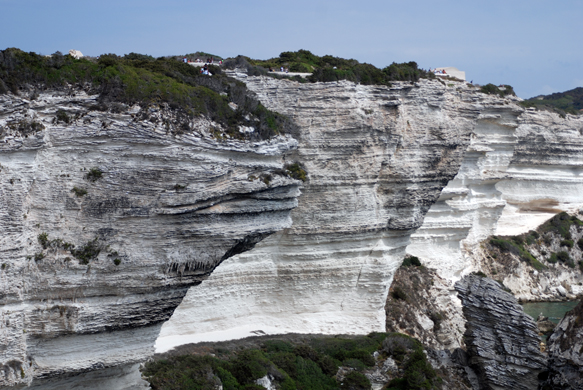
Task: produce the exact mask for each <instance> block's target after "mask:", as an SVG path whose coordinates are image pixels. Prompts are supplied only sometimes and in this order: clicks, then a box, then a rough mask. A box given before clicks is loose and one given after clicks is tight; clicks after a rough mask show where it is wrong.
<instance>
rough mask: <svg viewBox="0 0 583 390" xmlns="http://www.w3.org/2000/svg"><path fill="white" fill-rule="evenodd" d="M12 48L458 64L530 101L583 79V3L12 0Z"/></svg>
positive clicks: (3, 27) (8, 35)
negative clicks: (305, 54) (301, 52)
mask: <svg viewBox="0 0 583 390" xmlns="http://www.w3.org/2000/svg"><path fill="white" fill-rule="evenodd" d="M0 15H1V22H0V49H1V50H3V49H5V48H7V47H18V48H20V49H22V50H25V51H34V52H37V53H41V54H51V53H53V52H55V51H57V50H59V51H61V52H63V53H66V52H68V51H69V49H77V50H80V51H81V52H83V54H85V55H92V56H96V55H99V54H102V53H117V54H126V53H129V52H137V53H143V54H150V55H153V56H162V55H169V54H185V53H192V52H195V51H197V50H198V51H205V52H211V53H214V54H218V55H221V56H223V57H230V56H235V55H238V54H244V55H247V56H249V57H252V58H261V59H267V58H271V57H275V56H278V55H279V53H281V52H282V51H295V50H298V49H306V50H310V51H312V52H313V53H314V54H318V55H324V54H331V55H334V56H338V57H343V58H355V59H357V60H359V61H360V62H368V63H371V64H373V65H376V66H378V67H384V66H387V65H389V64H391V63H392V62H393V61H395V62H404V61H417V63H418V64H419V66H421V67H422V68H430V67H431V68H434V67H439V66H456V67H458V68H459V69H461V70H464V71H466V76H467V79H468V81H469V80H473V81H474V82H475V83H480V84H486V83H488V82H492V83H494V84H510V85H512V86H514V89H515V90H516V92H517V94H518V95H519V96H520V97H523V98H529V97H532V96H535V95H538V94H548V93H551V92H561V91H566V90H568V89H572V88H575V87H581V86H583V72H582V71H583V32H582V31H581V26H582V25H583V1H581V0H561V1H546V0H503V1H499V0H487V1H485V0H482V1H475V0H474V1H468V0H459V1H458V0H433V1H425V0H417V1H394V0H358V1H356V0H351V1H347V0H310V1H308V0H293V1H289V2H282V1H275V0H271V1H264V0H238V1H232V0H224V1H223V0H213V1H199V0H166V1H153V0H125V1H124V0H117V1H112V0H101V1H86V0H76V1H71V0H50V1H49V0H0Z"/></svg>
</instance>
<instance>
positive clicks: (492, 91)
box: [480, 83, 516, 97]
mask: <svg viewBox="0 0 583 390" xmlns="http://www.w3.org/2000/svg"><path fill="white" fill-rule="evenodd" d="M480 91H481V92H483V93H486V94H489V95H498V96H500V97H504V96H507V95H514V96H516V93H514V88H512V87H511V86H510V85H506V86H504V88H503V89H500V88H498V87H497V86H495V85H494V84H491V83H490V84H486V85H483V86H482V87H481V88H480Z"/></svg>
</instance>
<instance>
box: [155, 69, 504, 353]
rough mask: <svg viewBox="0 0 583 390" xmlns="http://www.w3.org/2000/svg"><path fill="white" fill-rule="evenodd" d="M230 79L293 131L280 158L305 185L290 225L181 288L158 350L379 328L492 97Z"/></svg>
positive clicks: (430, 85)
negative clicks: (415, 237) (418, 237)
mask: <svg viewBox="0 0 583 390" xmlns="http://www.w3.org/2000/svg"><path fill="white" fill-rule="evenodd" d="M237 76H238V77H240V78H241V79H242V80H243V81H244V82H245V83H246V84H247V88H249V89H250V90H252V91H253V92H255V93H256V94H257V96H258V98H259V100H260V101H261V102H262V104H263V105H265V106H266V107H267V108H269V109H271V110H274V111H277V112H280V113H282V114H285V115H287V116H289V117H291V118H292V119H294V121H295V122H296V123H297V125H298V133H297V134H293V135H294V137H295V138H297V140H298V142H299V145H298V149H297V150H294V151H293V152H292V153H290V154H289V155H288V156H286V161H289V162H290V163H291V162H298V163H300V164H302V166H303V167H304V168H305V170H306V171H307V173H308V179H307V181H306V183H305V184H304V188H303V190H302V195H301V197H300V199H299V206H298V208H297V209H295V210H294V211H293V212H292V219H293V221H294V222H293V225H292V227H291V228H289V229H285V230H283V231H282V232H280V233H277V234H275V235H273V236H271V237H269V238H268V239H266V240H264V241H262V242H261V243H260V244H258V245H257V246H256V247H255V248H254V249H253V250H252V251H249V252H246V253H244V254H241V255H239V256H234V257H233V258H231V259H229V260H227V261H225V262H224V263H223V264H222V265H221V267H219V268H218V269H217V270H216V271H215V272H214V273H213V274H212V275H211V277H210V278H209V279H208V280H206V281H205V282H204V284H202V285H201V286H200V288H195V289H191V290H190V291H189V293H188V294H187V296H186V297H185V300H184V301H183V303H182V304H181V306H180V307H179V308H178V309H177V311H176V312H175V314H174V316H173V317H172V319H171V320H170V321H169V322H168V323H167V324H165V325H164V327H163V328H162V331H161V334H160V339H159V340H158V343H157V349H158V350H159V351H163V350H166V349H168V348H171V347H172V346H174V345H177V344H181V343H186V342H195V341H202V340H221V339H225V338H229V337H244V336H248V335H250V334H252V333H251V332H254V331H257V332H258V331H261V332H265V333H283V332H306V333H310V332H312V333H313V332H315V333H327V334H330V333H368V332H370V331H373V330H377V331H382V330H384V328H385V312H384V307H385V303H386V302H385V300H386V297H387V293H388V288H389V286H390V284H391V280H392V277H393V274H394V272H395V270H396V268H397V267H398V266H399V265H400V263H401V261H402V259H403V256H404V254H405V248H406V247H407V244H408V242H409V236H410V235H411V233H412V232H413V231H414V230H415V229H416V228H418V227H419V226H420V225H421V223H422V222H423V217H424V215H425V213H426V212H427V210H428V209H429V207H430V206H431V205H432V204H433V203H434V202H435V201H436V200H437V199H438V197H439V196H440V192H441V189H442V188H443V187H444V186H445V185H446V184H447V183H448V181H449V180H450V179H451V178H453V177H454V176H455V175H456V173H457V171H458V168H459V166H460V164H461V161H462V159H463V156H464V152H465V150H466V148H467V146H468V144H469V143H470V134H471V133H472V132H473V131H474V127H475V124H476V120H477V118H478V117H479V115H480V108H481V105H482V104H498V103H497V102H498V99H494V98H491V97H489V96H488V95H484V94H482V93H477V92H476V91H475V90H474V89H473V88H471V87H469V86H466V84H461V83H457V84H456V87H455V88H454V87H447V86H446V85H444V84H442V83H440V82H439V81H435V80H434V81H428V80H422V81H420V82H419V83H418V84H415V85H412V84H410V83H395V84H394V85H393V86H392V87H387V86H363V85H355V84H354V83H351V82H346V81H341V82H337V83H336V82H335V83H316V84H300V83H297V82H292V81H287V80H277V79H273V78H266V77H244V76H245V75H240V74H239V75H237ZM193 318H194V319H196V320H195V321H193V320H192V319H193Z"/></svg>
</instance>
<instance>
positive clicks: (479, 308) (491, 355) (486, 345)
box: [455, 275, 546, 390]
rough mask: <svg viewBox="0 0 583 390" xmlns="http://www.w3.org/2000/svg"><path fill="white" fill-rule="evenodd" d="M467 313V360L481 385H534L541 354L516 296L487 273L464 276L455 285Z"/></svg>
mask: <svg viewBox="0 0 583 390" xmlns="http://www.w3.org/2000/svg"><path fill="white" fill-rule="evenodd" d="M455 289H456V290H457V291H458V294H459V297H460V299H461V301H462V304H463V312H464V316H465V318H466V331H465V334H464V336H465V341H466V346H467V349H468V355H469V357H470V358H469V364H470V366H471V367H472V368H473V369H474V370H475V372H476V373H477V374H478V379H479V381H480V386H481V387H480V388H482V389H492V390H497V389H500V390H502V389H516V390H535V389H537V388H538V383H539V380H538V375H539V373H541V372H542V371H544V369H545V366H546V359H545V357H544V356H543V354H542V353H541V352H540V338H539V336H538V329H537V326H536V324H535V322H534V320H533V319H532V318H531V317H529V316H528V315H526V314H524V312H523V311H522V307H521V306H520V305H519V304H518V302H517V300H516V298H514V297H513V296H512V295H511V294H509V293H507V292H505V291H503V290H502V289H501V287H500V285H499V284H498V283H497V282H495V281H493V280H492V279H489V278H483V277H480V276H476V275H469V276H466V277H464V278H463V279H461V280H460V281H458V282H457V283H456V284H455Z"/></svg>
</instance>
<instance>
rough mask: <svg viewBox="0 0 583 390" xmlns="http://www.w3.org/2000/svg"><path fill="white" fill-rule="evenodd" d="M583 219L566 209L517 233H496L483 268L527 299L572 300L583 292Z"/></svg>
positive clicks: (482, 257)
mask: <svg viewBox="0 0 583 390" xmlns="http://www.w3.org/2000/svg"><path fill="white" fill-rule="evenodd" d="M582 250H583V221H581V220H580V219H578V218H577V217H576V216H571V215H569V214H567V213H565V212H563V213H560V214H557V215H556V216H554V217H553V218H551V219H550V220H549V221H547V222H545V223H544V224H543V225H541V226H539V227H538V228H537V229H536V230H532V231H530V232H528V233H526V234H522V235H518V236H510V237H505V236H493V237H491V238H490V239H489V240H487V241H485V242H484V243H483V244H482V245H481V247H480V251H479V252H478V253H477V255H478V257H477V259H478V261H479V266H480V269H481V270H482V271H483V272H484V273H485V274H486V275H488V276H490V277H491V278H493V279H497V280H500V281H502V282H503V283H504V285H505V286H506V287H508V288H509V289H510V290H511V291H512V293H513V294H514V295H515V296H516V297H517V298H519V299H521V300H525V301H530V300H533V301H557V300H563V299H570V300H573V299H575V298H576V296H578V295H580V294H581V293H583V279H582V271H583V263H582V253H583V252H582Z"/></svg>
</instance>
